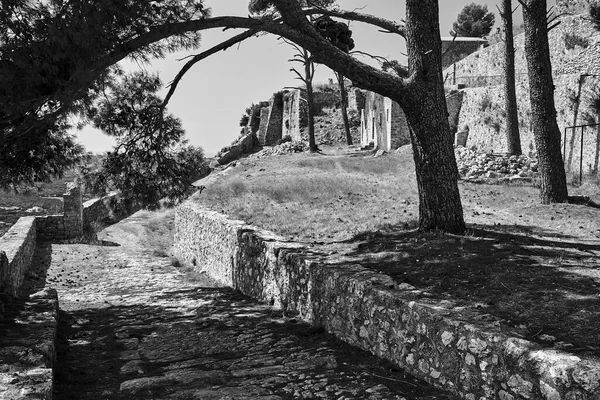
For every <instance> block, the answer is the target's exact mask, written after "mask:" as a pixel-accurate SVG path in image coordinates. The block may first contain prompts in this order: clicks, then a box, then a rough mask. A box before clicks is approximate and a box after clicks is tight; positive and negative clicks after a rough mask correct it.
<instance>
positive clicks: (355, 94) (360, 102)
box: [348, 88, 366, 112]
mask: <svg viewBox="0 0 600 400" xmlns="http://www.w3.org/2000/svg"><path fill="white" fill-rule="evenodd" d="M365 101H366V91H365V90H362V89H359V88H350V89H348V111H350V110H355V111H357V112H359V111H360V110H363V109H364V108H365Z"/></svg>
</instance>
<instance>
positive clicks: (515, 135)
mask: <svg viewBox="0 0 600 400" xmlns="http://www.w3.org/2000/svg"><path fill="white" fill-rule="evenodd" d="M501 16H502V21H503V22H504V76H505V77H506V78H505V79H506V81H505V82H504V104H505V108H506V143H507V151H508V154H510V155H520V154H521V153H522V149H521V137H520V135H519V117H518V113H517V94H516V90H515V47H514V40H513V29H512V28H513V19H512V2H511V0H502V14H501Z"/></svg>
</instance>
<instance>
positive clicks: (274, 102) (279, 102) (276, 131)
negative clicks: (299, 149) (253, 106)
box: [261, 93, 283, 146]
mask: <svg viewBox="0 0 600 400" xmlns="http://www.w3.org/2000/svg"><path fill="white" fill-rule="evenodd" d="M268 118H269V120H268V122H267V131H266V133H265V140H264V142H263V143H261V144H264V145H267V146H272V145H274V144H276V143H277V142H278V141H279V140H281V138H282V125H283V94H277V93H276V94H275V95H274V96H273V97H271V100H270V102H269V117H268Z"/></svg>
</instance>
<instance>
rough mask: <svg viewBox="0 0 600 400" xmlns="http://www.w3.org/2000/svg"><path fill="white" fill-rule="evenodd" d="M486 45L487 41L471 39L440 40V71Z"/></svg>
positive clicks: (449, 38) (446, 38)
mask: <svg viewBox="0 0 600 400" xmlns="http://www.w3.org/2000/svg"><path fill="white" fill-rule="evenodd" d="M486 45H487V40H485V39H481V38H471V37H459V36H457V37H456V38H452V37H443V38H442V69H445V68H448V67H449V66H450V65H452V64H454V63H455V62H457V61H460V60H462V59H463V58H465V57H467V56H468V55H470V54H472V53H475V52H476V51H478V50H480V49H482V48H483V47H484V46H486Z"/></svg>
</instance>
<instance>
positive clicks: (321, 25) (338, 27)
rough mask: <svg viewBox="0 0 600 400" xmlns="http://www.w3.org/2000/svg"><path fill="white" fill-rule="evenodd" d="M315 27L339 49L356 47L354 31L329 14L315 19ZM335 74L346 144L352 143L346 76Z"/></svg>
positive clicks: (344, 49)
mask: <svg viewBox="0 0 600 400" xmlns="http://www.w3.org/2000/svg"><path fill="white" fill-rule="evenodd" d="M315 28H316V29H317V31H318V32H319V33H320V34H321V36H323V37H324V38H325V39H327V40H328V41H329V42H331V43H332V44H333V45H334V46H336V47H337V48H338V49H340V50H342V51H343V52H345V53H348V52H349V51H350V50H352V49H353V48H354V39H352V31H351V30H350V28H349V27H348V25H346V24H345V23H343V22H336V21H334V20H333V19H331V18H330V17H328V16H322V17H320V18H317V19H316V20H315ZM335 76H336V78H337V81H338V86H339V88H340V97H341V107H340V109H341V112H342V120H343V121H344V133H345V134H346V144H348V146H350V145H351V144H352V134H351V133H350V121H349V119H348V92H347V90H346V84H345V83H344V76H343V75H342V74H340V73H339V72H335Z"/></svg>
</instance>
